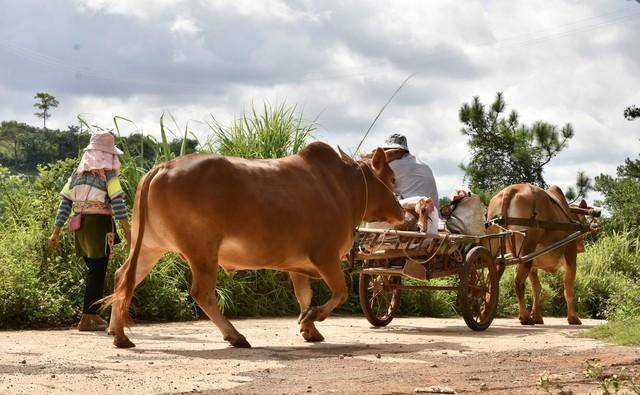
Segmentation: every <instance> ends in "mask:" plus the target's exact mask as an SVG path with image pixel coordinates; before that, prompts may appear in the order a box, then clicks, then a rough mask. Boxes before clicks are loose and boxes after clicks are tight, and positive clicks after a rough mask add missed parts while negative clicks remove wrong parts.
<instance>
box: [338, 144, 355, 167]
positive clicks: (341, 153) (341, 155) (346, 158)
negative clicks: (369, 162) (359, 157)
mask: <svg viewBox="0 0 640 395" xmlns="http://www.w3.org/2000/svg"><path fill="white" fill-rule="evenodd" d="M338 152H339V153H340V158H342V160H343V161H345V162H347V163H355V160H353V158H352V157H350V156H349V155H347V154H346V153H345V152H344V151H343V150H342V148H340V146H338Z"/></svg>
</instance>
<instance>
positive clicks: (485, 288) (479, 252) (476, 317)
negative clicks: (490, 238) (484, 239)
mask: <svg viewBox="0 0 640 395" xmlns="http://www.w3.org/2000/svg"><path fill="white" fill-rule="evenodd" d="M498 282H499V279H498V270H497V267H496V264H495V263H494V262H493V257H492V256H491V253H490V252H489V250H487V249H486V248H485V247H481V246H478V247H474V248H472V249H471V250H470V251H469V252H468V253H467V257H466V259H465V262H464V266H463V269H462V273H461V274H460V287H459V288H458V303H459V305H460V310H461V313H462V317H463V318H464V321H465V322H466V323H467V326H468V327H469V328H471V329H473V330H474V331H483V330H485V329H487V328H488V327H489V325H491V321H493V317H494V316H495V314H496V307H497V306H498V287H499V283H498Z"/></svg>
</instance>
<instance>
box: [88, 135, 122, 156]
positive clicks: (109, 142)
mask: <svg viewBox="0 0 640 395" xmlns="http://www.w3.org/2000/svg"><path fill="white" fill-rule="evenodd" d="M84 150H85V151H89V150H98V151H102V152H108V153H110V154H114V155H122V151H121V150H120V149H119V148H118V147H116V140H115V138H114V137H113V135H112V134H111V133H109V132H104V133H97V134H94V135H92V136H91V139H90V140H89V145H88V146H87V148H85V149H84Z"/></svg>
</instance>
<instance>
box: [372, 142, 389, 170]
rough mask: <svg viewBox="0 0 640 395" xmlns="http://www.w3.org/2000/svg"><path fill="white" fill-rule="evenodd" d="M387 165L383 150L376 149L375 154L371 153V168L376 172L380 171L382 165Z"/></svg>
mask: <svg viewBox="0 0 640 395" xmlns="http://www.w3.org/2000/svg"><path fill="white" fill-rule="evenodd" d="M386 163H387V157H386V156H385V154H384V150H383V149H382V148H380V147H378V149H376V152H374V153H373V158H371V164H372V165H373V168H374V169H376V170H382V168H383V167H384V165H385V164H386Z"/></svg>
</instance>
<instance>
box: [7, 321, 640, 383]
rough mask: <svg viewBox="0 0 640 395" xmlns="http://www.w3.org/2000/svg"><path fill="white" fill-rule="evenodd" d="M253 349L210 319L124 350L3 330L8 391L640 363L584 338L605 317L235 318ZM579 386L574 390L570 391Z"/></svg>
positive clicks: (522, 374)
mask: <svg viewBox="0 0 640 395" xmlns="http://www.w3.org/2000/svg"><path fill="white" fill-rule="evenodd" d="M233 322H234V323H235V325H236V327H237V328H238V329H239V330H240V332H242V333H243V334H244V335H245V336H246V337H247V339H248V340H249V342H251V344H252V346H253V348H252V349H234V348H230V347H228V346H227V344H226V342H224V341H223V340H222V338H221V337H220V335H219V334H218V332H217V330H216V329H215V328H214V327H213V325H212V324H210V323H209V322H208V321H198V322H188V323H170V324H152V325H138V326H135V327H133V328H132V333H131V339H132V340H133V341H134V342H135V343H137V347H136V348H133V349H128V350H120V349H117V348H115V347H113V346H112V344H111V339H110V337H108V336H107V335H106V334H105V333H86V332H85V333H81V332H77V331H75V330H53V331H16V332H13V331H11V332H0V393H3V394H4V393H7V394H44V393H77V394H102V393H113V394H115V393H120V394H174V393H189V392H190V393H194V392H196V393H223V392H224V393H235V394H245V393H249V394H291V393H323V394H334V393H335V394H345V393H353V394H362V393H368V394H383V393H384V394H403V393H414V390H415V389H416V387H428V386H432V385H438V386H446V387H450V388H453V389H455V390H456V391H457V392H458V393H465V392H480V391H482V392H483V393H505V394H506V393H508V394H512V393H526V394H529V393H545V391H544V390H543V388H542V387H540V386H539V385H538V384H537V381H538V379H539V377H540V376H541V375H543V374H544V373H545V372H547V373H548V374H555V375H556V376H553V377H554V380H553V381H554V386H553V387H552V388H551V391H552V392H554V393H558V392H559V391H560V390H561V389H564V390H565V391H568V390H571V391H572V392H573V393H574V394H577V393H588V392H590V391H591V392H593V393H596V392H597V388H596V386H595V384H593V383H591V382H589V380H587V379H585V377H584V375H583V373H582V369H583V367H584V364H585V362H586V361H587V360H588V359H590V358H595V357H597V358H600V359H601V360H602V364H603V365H606V366H611V365H613V366H627V367H629V368H632V369H637V368H638V367H640V350H639V349H638V348H633V347H619V346H611V345H606V344H604V343H602V342H599V341H596V340H593V339H588V338H581V337H577V336H576V334H579V333H580V332H583V331H584V330H585V329H588V328H590V327H593V326H594V325H598V324H600V322H598V321H594V320H584V325H583V326H582V327H570V326H569V325H567V324H566V321H565V320H564V319H560V318H547V319H546V325H544V326H535V327H523V326H521V325H520V324H519V323H518V321H517V320H515V319H497V320H496V321H494V323H493V325H492V326H491V328H489V329H488V330H487V331H485V332H472V331H471V330H469V329H467V327H466V326H465V325H464V322H463V321H462V319H433V318H397V319H395V320H394V321H393V322H392V323H391V324H390V325H389V326H388V327H386V328H381V329H373V328H371V327H370V326H369V324H368V322H367V321H366V320H365V319H364V318H361V317H335V316H334V317H330V318H329V319H327V320H326V321H325V322H322V323H319V324H318V328H319V330H320V331H321V332H322V333H323V334H324V336H325V338H326V341H325V342H324V343H318V344H309V343H305V342H304V341H303V340H302V338H301V337H300V335H299V334H298V326H297V325H296V320H295V319H294V318H277V319H270V318H262V319H240V320H233ZM565 393H569V392H565Z"/></svg>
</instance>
